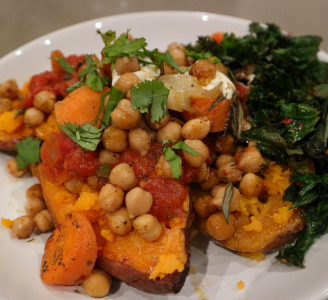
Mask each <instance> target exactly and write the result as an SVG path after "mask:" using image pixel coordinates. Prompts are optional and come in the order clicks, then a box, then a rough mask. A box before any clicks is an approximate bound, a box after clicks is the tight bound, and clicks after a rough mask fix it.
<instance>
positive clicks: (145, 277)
mask: <svg viewBox="0 0 328 300" xmlns="http://www.w3.org/2000/svg"><path fill="white" fill-rule="evenodd" d="M38 178H39V180H40V183H41V186H42V190H43V194H44V198H45V201H46V204H47V207H48V209H49V210H50V212H51V214H52V216H53V218H54V221H55V223H56V224H57V225H58V224H61V223H62V222H64V220H65V215H66V214H67V213H68V212H69V211H72V210H75V209H77V208H80V209H81V207H82V206H81V205H78V204H77V203H78V202H79V201H80V199H82V193H89V194H90V195H91V194H92V195H93V196H94V195H97V193H93V192H92V191H90V190H88V188H87V185H86V186H85V188H84V189H83V191H84V192H81V193H80V195H79V194H72V193H69V192H68V191H67V190H66V189H65V187H64V185H63V184H61V185H55V184H52V183H50V182H49V181H47V180H45V178H44V177H43V175H42V173H40V172H39V173H38ZM97 207H99V205H98V206H97V203H94V204H93V205H92V207H91V208H85V207H84V208H83V209H81V211H82V212H84V213H85V214H86V215H87V217H88V218H89V220H91V221H92V222H93V228H94V230H95V233H96V237H97V243H98V248H99V249H100V250H99V251H98V258H97V262H96V265H98V267H99V268H101V269H103V270H105V271H106V272H107V273H109V274H110V275H112V276H114V277H116V278H118V279H120V280H121V281H123V282H125V283H126V284H128V285H130V286H133V287H135V288H137V289H139V290H141V291H144V292H147V293H153V294H164V293H178V292H179V291H180V290H181V288H182V287H183V284H184V282H185V279H186V277H187V275H188V272H189V267H190V264H189V259H190V226H191V223H192V221H193V213H192V208H191V201H189V196H187V197H186V198H185V200H184V202H183V204H182V207H183V213H182V214H180V215H179V217H172V218H171V219H170V220H169V221H168V222H162V234H161V236H160V237H159V238H158V239H157V240H156V241H155V242H148V241H146V240H144V239H143V238H141V237H140V236H139V235H138V234H137V233H136V232H135V231H134V230H132V231H130V233H129V234H128V235H126V236H118V235H115V234H113V235H112V239H108V240H107V239H105V238H104V234H103V233H102V230H105V231H106V229H108V227H107V226H106V224H105V222H103V220H104V216H105V214H104V213H103V212H101V211H98V213H95V211H96V210H97Z"/></svg>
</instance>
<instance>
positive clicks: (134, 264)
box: [97, 197, 193, 294]
mask: <svg viewBox="0 0 328 300" xmlns="http://www.w3.org/2000/svg"><path fill="white" fill-rule="evenodd" d="M189 202H191V201H189V197H187V199H186V200H185V204H184V208H185V216H184V217H183V218H182V219H181V222H178V223H176V224H174V222H171V223H170V228H165V227H164V225H163V227H164V228H163V232H162V235H161V236H160V238H159V239H158V240H157V241H156V242H147V241H145V240H144V239H142V238H141V237H140V236H139V235H138V234H137V233H136V232H135V231H131V232H130V233H129V234H128V235H127V236H123V237H120V236H116V237H115V239H114V241H113V242H107V243H106V244H105V245H104V246H103V248H102V249H101V250H100V251H99V253H98V259H97V265H98V266H99V267H100V268H101V269H103V270H105V271H106V272H107V273H109V274H111V275H113V276H114V277H116V278H118V279H120V280H122V281H123V282H125V283H126V284H127V285H130V286H133V287H135V288H137V289H138V290H141V291H143V292H146V293H151V294H166V293H174V294H176V293H178V292H179V291H180V290H181V288H182V287H183V285H184V282H185V279H186V277H187V275H188V273H189V269H190V263H189V260H190V226H191V223H192V220H193V214H192V211H191V209H190V207H189V205H190V203H189ZM188 207H189V208H188ZM186 208H187V209H186ZM163 253H170V254H175V255H176V256H177V258H178V259H179V260H180V261H181V262H182V263H183V264H184V270H183V271H182V272H178V271H175V272H173V273H172V274H168V275H166V276H165V277H164V278H162V279H159V278H156V279H149V276H150V274H151V272H152V270H153V269H154V267H155V266H156V264H157V263H158V259H159V256H160V255H161V254H163Z"/></svg>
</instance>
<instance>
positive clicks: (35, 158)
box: [15, 136, 42, 169]
mask: <svg viewBox="0 0 328 300" xmlns="http://www.w3.org/2000/svg"><path fill="white" fill-rule="evenodd" d="M41 142H42V141H41V140H40V139H38V138H33V137H31V136H28V137H27V138H25V139H24V140H22V141H21V142H19V143H17V144H16V149H17V156H16V157H15V160H16V163H17V167H18V169H22V168H24V167H25V166H27V165H29V164H33V163H39V162H40V161H41V160H40V145H41Z"/></svg>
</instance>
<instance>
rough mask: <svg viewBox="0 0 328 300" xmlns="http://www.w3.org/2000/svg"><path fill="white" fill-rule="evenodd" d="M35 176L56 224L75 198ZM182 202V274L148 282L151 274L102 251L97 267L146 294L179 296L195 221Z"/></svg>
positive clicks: (169, 275) (176, 272)
mask: <svg viewBox="0 0 328 300" xmlns="http://www.w3.org/2000/svg"><path fill="white" fill-rule="evenodd" d="M37 176H38V178H39V181H40V183H41V187H42V190H43V194H44V198H45V201H46V205H47V208H48V210H49V211H50V213H51V215H52V216H53V220H54V222H55V223H56V224H57V225H58V224H61V223H62V222H63V220H64V217H65V215H66V214H67V213H68V212H69V211H70V210H71V209H72V207H73V204H74V199H75V200H76V199H77V197H78V195H75V194H71V193H69V192H68V191H67V190H66V189H65V187H64V186H63V185H59V186H57V185H54V184H52V183H50V182H48V181H46V180H45V179H44V178H43V176H42V174H40V172H38V174H37ZM72 197H73V198H72ZM60 199H63V201H58V200H60ZM185 201H188V206H189V208H188V211H187V212H186V213H187V218H186V225H185V227H184V228H181V229H179V230H181V231H182V234H183V236H184V245H182V246H183V248H184V251H185V254H186V258H187V259H186V262H185V263H184V270H183V271H182V272H178V271H175V272H174V273H172V274H168V275H166V276H165V277H164V278H163V279H156V280H152V279H149V275H150V272H151V271H150V272H142V271H140V270H137V269H135V268H133V267H131V266H129V265H128V264H126V263H124V261H117V260H113V259H109V258H108V257H105V256H103V255H102V252H101V251H98V258H97V261H96V266H98V267H99V268H101V269H103V270H104V271H106V272H107V273H108V274H110V275H112V276H114V277H116V278H118V279H119V280H121V281H123V282H124V283H126V284H127V285H130V286H132V287H134V288H136V289H138V290H140V291H143V292H146V293H151V294H167V293H171V294H176V293H178V292H179V291H180V290H181V289H182V287H183V285H184V282H185V280H186V277H187V275H188V273H189V269H190V234H191V224H192V222H193V219H194V214H193V211H192V201H191V200H190V197H188V199H186V200H185Z"/></svg>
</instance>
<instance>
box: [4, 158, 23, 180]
mask: <svg viewBox="0 0 328 300" xmlns="http://www.w3.org/2000/svg"><path fill="white" fill-rule="evenodd" d="M27 170H28V166H26V167H24V168H22V169H18V166H17V163H16V160H15V158H11V159H9V160H8V161H7V171H8V172H9V173H10V174H11V175H12V176H14V177H17V178H19V177H22V176H23V175H24V174H25V173H26V172H27Z"/></svg>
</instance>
